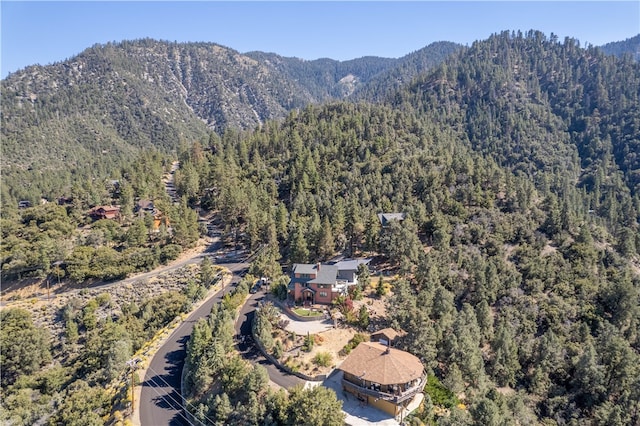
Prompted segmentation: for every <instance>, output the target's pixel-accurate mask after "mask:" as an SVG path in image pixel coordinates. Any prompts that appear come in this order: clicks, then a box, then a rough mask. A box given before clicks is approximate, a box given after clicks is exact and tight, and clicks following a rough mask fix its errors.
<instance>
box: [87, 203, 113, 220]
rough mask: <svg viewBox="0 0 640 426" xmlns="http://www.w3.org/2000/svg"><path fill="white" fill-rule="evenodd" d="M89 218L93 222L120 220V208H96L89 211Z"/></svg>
mask: <svg viewBox="0 0 640 426" xmlns="http://www.w3.org/2000/svg"><path fill="white" fill-rule="evenodd" d="M89 216H90V217H91V218H92V219H93V220H100V219H118V218H119V217H120V206H96V207H94V208H92V209H91V210H90V211H89Z"/></svg>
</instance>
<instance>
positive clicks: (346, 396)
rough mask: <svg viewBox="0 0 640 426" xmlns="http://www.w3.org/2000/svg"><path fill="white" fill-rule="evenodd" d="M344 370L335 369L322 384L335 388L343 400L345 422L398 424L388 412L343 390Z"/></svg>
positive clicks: (363, 425) (359, 425)
mask: <svg viewBox="0 0 640 426" xmlns="http://www.w3.org/2000/svg"><path fill="white" fill-rule="evenodd" d="M341 380H342V372H341V371H339V370H335V371H334V373H333V374H331V375H330V376H329V377H328V378H327V379H326V380H325V381H324V382H322V386H325V387H327V388H329V389H333V391H334V392H335V393H336V396H337V397H338V399H339V400H341V401H342V411H343V412H344V413H345V414H346V416H347V417H346V419H345V423H346V424H348V425H350V426H370V425H375V426H397V425H399V424H400V423H399V422H398V421H397V420H396V419H395V418H394V417H393V416H392V415H391V414H388V413H385V412H384V411H382V410H378V409H377V408H375V407H372V406H370V405H366V404H362V403H361V402H360V401H358V398H356V397H355V396H354V395H351V394H350V393H348V392H345V391H343V390H342V384H341V383H340V381H341Z"/></svg>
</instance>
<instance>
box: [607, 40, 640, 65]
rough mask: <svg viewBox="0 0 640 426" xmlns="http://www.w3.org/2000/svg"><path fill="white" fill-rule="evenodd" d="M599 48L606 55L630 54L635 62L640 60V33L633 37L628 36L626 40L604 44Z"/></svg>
mask: <svg viewBox="0 0 640 426" xmlns="http://www.w3.org/2000/svg"><path fill="white" fill-rule="evenodd" d="M600 48H601V49H602V51H603V52H604V53H606V54H607V55H615V56H623V55H631V57H632V58H634V59H635V60H636V62H640V34H638V35H637V36H635V37H629V38H628V39H626V40H622V41H614V42H611V43H607V44H604V45H602V46H600Z"/></svg>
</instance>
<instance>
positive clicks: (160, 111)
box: [1, 39, 456, 205]
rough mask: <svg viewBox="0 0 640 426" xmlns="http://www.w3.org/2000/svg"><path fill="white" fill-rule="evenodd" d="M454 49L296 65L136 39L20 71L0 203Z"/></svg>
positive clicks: (11, 96) (10, 88)
mask: <svg viewBox="0 0 640 426" xmlns="http://www.w3.org/2000/svg"><path fill="white" fill-rule="evenodd" d="M455 48H456V45H454V44H452V43H451V44H447V45H445V46H444V47H443V46H437V44H434V45H433V46H427V47H426V48H424V49H422V50H421V51H420V54H419V57H420V60H419V61H416V60H414V58H415V57H416V55H417V53H414V54H411V55H408V56H407V57H406V58H401V59H386V58H375V57H366V58H360V59H354V60H351V61H344V62H339V61H334V60H331V59H319V60H315V61H304V60H301V59H297V58H284V57H281V56H278V55H276V54H267V53H262V52H251V53H248V54H246V55H242V54H240V53H238V52H236V51H234V50H232V49H229V48H226V47H224V46H220V45H217V44H213V43H170V42H163V41H156V40H151V39H144V40H137V41H125V42H122V43H110V44H106V45H96V46H93V47H91V48H89V49H87V50H85V51H84V52H82V53H81V54H79V55H77V56H75V57H73V58H70V59H68V60H66V61H63V62H60V63H57V64H53V65H49V66H44V67H43V66H31V67H27V68H26V69H24V70H21V71H18V72H16V73H13V74H11V75H10V76H9V77H7V78H6V79H4V80H3V81H2V91H1V92H2V105H3V108H2V115H1V119H2V139H3V146H2V149H3V155H2V160H1V161H2V162H1V164H2V168H3V175H4V179H3V182H2V191H3V193H2V195H3V197H2V199H3V200H2V202H3V204H5V205H6V204H16V203H17V200H20V199H28V200H31V201H33V202H35V201H36V200H39V198H40V197H43V196H44V197H46V198H50V199H51V198H52V197H53V198H55V197H58V196H61V195H63V194H61V192H64V191H65V190H67V189H68V188H69V186H70V182H71V180H77V178H78V177H79V176H78V175H80V176H81V177H82V179H88V180H91V179H95V178H102V179H104V178H114V177H113V176H111V172H110V170H112V169H113V168H117V167H118V164H120V163H122V161H123V160H124V159H126V158H130V157H131V155H134V154H136V153H137V152H139V151H140V150H141V149H146V148H150V147H154V148H156V149H159V150H162V151H164V152H174V154H175V149H176V148H177V147H178V145H179V144H180V143H181V142H183V141H187V142H191V141H193V140H196V139H199V138H201V137H203V136H204V135H206V134H207V133H208V132H211V131H213V132H217V133H222V132H223V131H224V130H225V129H227V128H235V129H246V128H254V127H255V126H256V125H259V124H261V123H264V122H265V121H266V120H269V119H277V118H281V117H283V116H284V115H286V113H287V112H288V111H289V110H291V109H294V108H301V107H304V106H305V105H307V104H309V103H319V102H323V101H327V100H330V99H343V98H345V97H347V96H349V95H351V94H352V93H353V92H354V91H355V90H356V89H357V88H359V87H361V86H363V85H366V84H367V82H368V81H369V80H371V79H372V78H374V77H375V76H377V75H379V74H381V73H384V72H386V71H388V70H390V69H393V68H395V67H396V65H399V66H400V67H401V69H403V70H404V71H402V75H403V78H409V77H411V76H413V75H416V74H417V73H419V72H422V71H425V70H426V69H428V68H429V67H431V66H433V65H435V64H437V63H439V62H440V61H442V59H444V57H445V56H446V54H447V52H452V51H453V50H454V49H455ZM407 61H410V62H412V63H413V66H412V67H411V68H410V69H409V70H406V69H405V68H406V63H407ZM52 171H53V172H52ZM71 174H73V175H74V176H71Z"/></svg>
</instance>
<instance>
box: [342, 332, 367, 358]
mask: <svg viewBox="0 0 640 426" xmlns="http://www.w3.org/2000/svg"><path fill="white" fill-rule="evenodd" d="M368 341H369V337H368V336H367V335H365V334H361V333H356V334H355V335H354V336H353V337H352V338H351V340H349V343H347V344H346V345H345V346H344V348H342V350H341V351H340V355H342V356H346V355H349V354H350V353H351V351H352V350H353V349H354V348H355V347H356V346H358V345H359V344H360V343H361V342H368Z"/></svg>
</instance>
